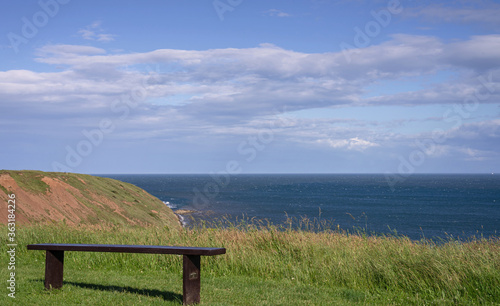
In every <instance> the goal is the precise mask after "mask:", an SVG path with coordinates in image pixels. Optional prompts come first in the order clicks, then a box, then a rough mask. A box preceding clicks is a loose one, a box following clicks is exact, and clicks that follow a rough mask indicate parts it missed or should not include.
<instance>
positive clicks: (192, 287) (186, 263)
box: [28, 244, 226, 305]
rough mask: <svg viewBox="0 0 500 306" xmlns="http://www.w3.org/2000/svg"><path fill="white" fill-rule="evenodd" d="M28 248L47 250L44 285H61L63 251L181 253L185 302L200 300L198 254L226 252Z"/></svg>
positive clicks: (115, 247) (89, 246)
mask: <svg viewBox="0 0 500 306" xmlns="http://www.w3.org/2000/svg"><path fill="white" fill-rule="evenodd" d="M28 250H45V251H46V256H45V288H46V289H51V288H54V289H56V288H61V287H62V285H63V266H64V251H77V252H118V253H144V254H177V255H183V278H182V279H183V286H182V294H183V297H182V299H183V303H184V304H185V305H186V304H194V303H199V302H200V256H213V255H220V254H225V253H226V249H225V248H198V247H182V246H159V245H116V244H30V245H28Z"/></svg>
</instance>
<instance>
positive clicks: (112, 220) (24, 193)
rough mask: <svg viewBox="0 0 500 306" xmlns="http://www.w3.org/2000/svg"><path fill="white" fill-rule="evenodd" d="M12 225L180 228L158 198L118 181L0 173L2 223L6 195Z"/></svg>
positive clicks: (58, 175) (55, 174)
mask: <svg viewBox="0 0 500 306" xmlns="http://www.w3.org/2000/svg"><path fill="white" fill-rule="evenodd" d="M10 194H15V198H16V202H15V204H16V207H15V215H16V224H18V225H22V224H34V223H54V222H64V223H66V224H68V225H74V226H78V225H79V224H86V225H87V224H90V225H93V224H123V225H139V226H148V225H153V226H162V227H164V226H166V227H168V228H171V229H174V228H180V224H179V221H178V219H177V216H176V215H175V214H174V213H173V211H172V210H171V209H170V208H168V207H167V206H166V205H165V204H164V203H163V202H162V201H160V200H159V199H158V198H156V197H154V196H152V195H150V194H149V193H147V192H146V191H144V190H143V189H141V188H139V187H137V186H134V185H132V184H128V183H124V182H121V181H117V180H113V179H109V178H102V177H96V176H91V175H84V174H74V173H60V172H41V171H13V170H0V222H1V223H2V224H6V223H7V215H8V209H7V203H8V200H9V195H10Z"/></svg>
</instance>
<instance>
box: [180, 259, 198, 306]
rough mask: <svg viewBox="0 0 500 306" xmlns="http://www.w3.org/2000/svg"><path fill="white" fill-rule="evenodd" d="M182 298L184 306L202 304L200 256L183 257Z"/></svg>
mask: <svg viewBox="0 0 500 306" xmlns="http://www.w3.org/2000/svg"><path fill="white" fill-rule="evenodd" d="M183 257H184V258H183V280H182V296H183V298H182V299H183V303H184V305H189V304H197V303H199V302H200V256H199V255H183Z"/></svg>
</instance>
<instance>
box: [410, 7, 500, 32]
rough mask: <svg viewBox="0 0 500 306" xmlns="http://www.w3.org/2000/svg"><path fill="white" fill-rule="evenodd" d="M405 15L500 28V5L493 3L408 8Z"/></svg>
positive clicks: (435, 20)
mask: <svg viewBox="0 0 500 306" xmlns="http://www.w3.org/2000/svg"><path fill="white" fill-rule="evenodd" d="M466 2H467V1H466ZM404 14H406V15H407V16H410V17H423V18H426V19H429V20H432V21H434V22H458V23H474V24H487V25H490V26H497V27H498V26H500V19H499V18H498V16H499V14H500V5H499V4H498V3H495V2H493V1H469V3H465V5H462V6H460V7H458V6H447V5H445V4H431V5H428V6H424V7H418V8H406V9H405V12H404Z"/></svg>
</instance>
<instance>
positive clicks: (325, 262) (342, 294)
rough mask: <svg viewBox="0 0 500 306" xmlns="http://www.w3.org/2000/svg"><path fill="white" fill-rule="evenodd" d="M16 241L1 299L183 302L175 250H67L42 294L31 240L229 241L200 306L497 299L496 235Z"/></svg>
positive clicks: (252, 233)
mask: <svg viewBox="0 0 500 306" xmlns="http://www.w3.org/2000/svg"><path fill="white" fill-rule="evenodd" d="M2 232H3V233H5V235H1V236H2V250H1V254H0V258H1V262H2V263H4V267H2V271H3V272H2V277H3V279H4V280H7V279H8V277H9V274H8V273H9V271H8V270H7V263H8V261H9V257H8V254H7V250H8V249H7V246H6V236H7V228H6V227H5V226H3V227H0V233H2ZM4 237H5V238H4ZM16 239H17V244H18V245H17V248H16V265H15V266H16V270H15V272H16V298H15V302H14V301H13V300H14V299H12V298H10V297H8V296H7V294H8V290H7V288H6V286H3V288H4V289H2V291H3V293H2V294H0V304H1V305H7V304H10V303H12V304H13V302H14V303H15V304H19V305H72V304H84V305H87V304H88V305H111V304H112V305H134V304H142V303H144V304H150V305H156V304H161V305H170V304H171V305H179V304H181V301H182V264H181V257H180V256H174V255H152V254H113V253H90V252H66V255H65V265H64V286H63V289H61V290H53V291H46V290H45V289H44V286H43V279H44V265H45V252H44V251H27V250H26V245H27V244H30V243H109V244H142V245H189V246H207V247H208V246H213V247H226V248H227V254H225V255H220V256H213V257H202V263H201V269H202V270H201V275H202V276H201V300H202V304H206V305H331V304H339V305H343V304H345V305H347V304H349V305H350V304H356V303H358V304H383V305H406V304H413V305H422V304H429V305H430V304H436V305H447V304H449V305H452V304H453V305H455V304H465V305H469V304H485V305H490V304H498V303H500V241H499V240H498V239H488V240H487V239H476V240H471V241H468V242H458V241H453V240H450V241H448V242H446V243H440V244H434V243H432V242H429V241H421V242H414V241H411V240H409V239H407V238H405V237H366V236H363V235H348V234H346V233H340V232H320V233H314V232H310V231H300V230H288V231H287V230H277V229H276V228H274V227H272V226H270V227H269V226H268V227H261V228H258V227H255V226H234V227H230V228H216V229H213V228H206V227H205V228H200V229H183V230H180V231H178V230H168V229H167V228H158V227H149V228H140V227H118V226H101V227H98V226H92V227H90V226H89V227H82V226H81V227H78V228H72V227H69V226H66V225H50V226H25V227H20V228H18V229H17V231H16ZM5 283H6V282H4V284H5Z"/></svg>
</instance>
